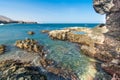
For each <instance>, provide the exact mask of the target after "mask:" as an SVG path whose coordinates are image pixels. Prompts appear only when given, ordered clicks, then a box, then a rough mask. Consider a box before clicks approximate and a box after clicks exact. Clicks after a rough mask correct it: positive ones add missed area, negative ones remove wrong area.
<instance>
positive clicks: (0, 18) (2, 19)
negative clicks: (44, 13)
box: [0, 15, 37, 24]
mask: <svg viewBox="0 0 120 80" xmlns="http://www.w3.org/2000/svg"><path fill="white" fill-rule="evenodd" d="M9 23H25V24H37V22H32V21H31V22H30V21H16V20H12V19H10V18H8V17H6V16H2V15H0V24H9Z"/></svg>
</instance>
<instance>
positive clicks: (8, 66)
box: [0, 60, 47, 80]
mask: <svg viewBox="0 0 120 80" xmlns="http://www.w3.org/2000/svg"><path fill="white" fill-rule="evenodd" d="M0 80H47V77H46V75H44V74H42V73H40V72H39V69H37V67H33V66H32V65H31V64H30V63H28V62H24V63H23V62H21V61H19V60H18V61H14V60H6V61H2V62H0Z"/></svg>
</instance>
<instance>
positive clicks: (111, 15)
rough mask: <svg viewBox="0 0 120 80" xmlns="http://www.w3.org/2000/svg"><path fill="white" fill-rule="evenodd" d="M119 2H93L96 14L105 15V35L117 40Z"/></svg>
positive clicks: (109, 0) (119, 0)
mask: <svg viewBox="0 0 120 80" xmlns="http://www.w3.org/2000/svg"><path fill="white" fill-rule="evenodd" d="M119 4H120V0H94V9H95V10H96V12H97V13H100V14H106V26H107V27H108V29H109V32H108V33H107V35H109V36H111V37H114V38H116V39H118V40H120V39H119V35H120V5H119Z"/></svg>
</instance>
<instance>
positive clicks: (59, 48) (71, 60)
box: [0, 24, 97, 75]
mask: <svg viewBox="0 0 120 80" xmlns="http://www.w3.org/2000/svg"><path fill="white" fill-rule="evenodd" d="M96 25H97V24H87V26H86V24H7V25H2V26H0V44H5V45H7V46H8V47H9V51H8V52H7V53H5V54H3V55H1V56H0V59H2V58H3V57H4V58H5V57H7V59H9V57H10V56H12V55H15V54H17V51H21V50H19V49H17V48H15V47H14V43H15V41H16V40H19V39H20V40H21V39H25V38H32V39H36V40H38V41H39V42H40V44H42V45H44V46H45V48H47V50H48V55H47V58H50V59H53V60H55V61H57V62H59V63H60V64H61V65H62V66H64V67H66V68H68V69H72V70H73V71H75V72H76V73H78V74H79V75H83V74H84V73H85V72H87V66H88V65H89V64H90V63H89V58H88V57H86V56H84V55H82V54H81V53H80V48H79V47H78V46H77V44H75V43H71V42H67V41H59V40H51V39H50V38H49V36H48V34H43V33H41V30H55V29H63V28H67V27H76V26H77V27H78V26H81V27H88V26H89V27H90V28H93V27H95V26H96ZM28 31H34V32H35V35H28V34H27V32H28ZM21 54H22V53H21ZM8 55H9V56H8Z"/></svg>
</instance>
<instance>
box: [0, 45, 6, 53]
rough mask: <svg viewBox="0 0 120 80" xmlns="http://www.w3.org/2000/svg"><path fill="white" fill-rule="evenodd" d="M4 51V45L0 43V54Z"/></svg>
mask: <svg viewBox="0 0 120 80" xmlns="http://www.w3.org/2000/svg"><path fill="white" fill-rule="evenodd" d="M5 51H6V46H5V45H0V54H3V53H4V52H5Z"/></svg>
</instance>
